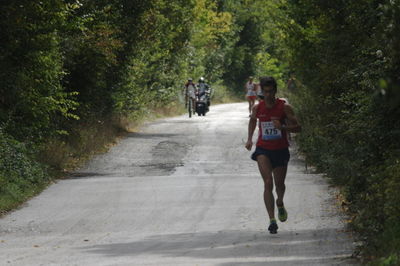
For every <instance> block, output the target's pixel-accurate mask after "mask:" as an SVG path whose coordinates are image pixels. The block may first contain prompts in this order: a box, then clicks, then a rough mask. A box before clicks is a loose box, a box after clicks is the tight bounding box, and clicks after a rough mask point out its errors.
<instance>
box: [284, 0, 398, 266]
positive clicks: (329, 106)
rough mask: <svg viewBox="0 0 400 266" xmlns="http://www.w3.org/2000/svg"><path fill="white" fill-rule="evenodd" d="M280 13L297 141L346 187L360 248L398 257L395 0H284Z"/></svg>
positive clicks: (394, 260)
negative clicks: (298, 124)
mask: <svg viewBox="0 0 400 266" xmlns="http://www.w3.org/2000/svg"><path fill="white" fill-rule="evenodd" d="M285 13H286V14H287V19H288V23H286V25H285V26H284V29H283V31H284V32H285V33H286V34H287V38H286V40H285V43H286V44H287V47H288V49H289V50H290V51H291V55H290V57H289V60H290V66H291V67H292V69H293V70H295V74H296V76H297V78H298V80H299V81H301V83H302V84H299V86H298V88H297V91H295V92H294V100H295V104H296V107H299V110H298V112H299V115H300V119H301V121H302V123H303V126H304V127H303V128H304V132H303V133H302V134H301V135H300V136H299V139H298V140H299V143H300V146H301V149H302V150H303V151H304V152H305V153H306V155H307V158H308V160H309V161H310V162H311V163H312V164H314V165H316V166H317V167H318V169H319V170H321V171H323V172H325V173H327V174H328V176H329V177H330V178H331V179H332V180H333V182H334V183H335V184H338V185H340V186H341V187H342V188H343V192H344V195H345V198H346V199H345V200H346V202H344V203H343V204H345V205H346V206H348V208H349V210H350V213H351V216H352V217H351V218H352V221H351V225H352V226H353V228H355V229H356V230H357V232H359V233H361V240H363V241H364V244H365V245H364V249H363V250H362V251H363V255H364V256H365V257H366V258H372V259H374V258H378V259H376V260H374V262H373V263H376V264H382V265H397V264H399V263H400V261H399V250H400V193H399V191H400V121H399V117H400V108H399V107H400V62H399V60H400V54H399V48H400V23H399V21H400V3H399V1H369V0H362V1H314V0H311V1H296V0H289V1H287V6H286V7H285ZM379 257H382V258H381V259H379Z"/></svg>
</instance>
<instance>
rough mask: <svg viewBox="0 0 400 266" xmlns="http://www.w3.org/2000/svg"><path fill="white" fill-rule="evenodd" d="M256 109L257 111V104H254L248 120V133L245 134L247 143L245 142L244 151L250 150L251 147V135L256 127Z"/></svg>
mask: <svg viewBox="0 0 400 266" xmlns="http://www.w3.org/2000/svg"><path fill="white" fill-rule="evenodd" d="M257 109H258V104H255V105H254V106H253V108H252V109H251V115H250V119H249V126H248V133H247V142H246V145H245V147H246V149H248V150H251V148H252V146H253V134H254V130H255V129H256V126H257V117H256V115H257Z"/></svg>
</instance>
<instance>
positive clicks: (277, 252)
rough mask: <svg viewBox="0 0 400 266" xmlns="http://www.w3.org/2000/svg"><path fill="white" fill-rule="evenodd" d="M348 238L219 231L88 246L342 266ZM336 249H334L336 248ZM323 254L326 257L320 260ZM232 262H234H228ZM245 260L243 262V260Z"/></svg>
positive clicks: (347, 257)
mask: <svg viewBox="0 0 400 266" xmlns="http://www.w3.org/2000/svg"><path fill="white" fill-rule="evenodd" d="M349 245H350V244H349V239H348V237H347V236H346V235H345V234H344V233H343V232H341V231H339V230H337V229H321V230H318V229H316V230H308V231H298V232H294V231H286V232H285V231H282V232H279V233H278V234H277V235H270V234H268V233H267V232H260V231H258V232H257V231H220V232H215V233H213V232H202V233H201V232H200V233H187V234H166V235H154V236H151V237H148V238H145V239H143V240H139V241H133V242H128V243H114V244H105V245H95V246H91V247H87V252H91V253H98V254H103V255H105V256H110V257H117V256H132V257H134V256H140V255H143V256H145V257H146V258H147V259H148V260H150V261H151V258H152V255H153V256H154V258H156V257H163V258H173V257H188V258H190V257H191V258H201V259H219V260H221V259H223V261H224V262H222V263H219V265H265V263H266V262H271V263H272V262H273V265H295V264H296V265H298V264H301V265H312V264H314V265H315V264H319V265H332V264H333V265H335V264H337V265H343V264H346V265H348V264H353V265H355V264H356V262H355V260H353V259H351V254H349V250H352V249H351V247H349ZM333 247H334V248H333ZM321 254H324V256H323V257H321ZM229 259H232V261H231V262H228V261H227V260H229ZM241 259H243V263H241V262H240V260H241Z"/></svg>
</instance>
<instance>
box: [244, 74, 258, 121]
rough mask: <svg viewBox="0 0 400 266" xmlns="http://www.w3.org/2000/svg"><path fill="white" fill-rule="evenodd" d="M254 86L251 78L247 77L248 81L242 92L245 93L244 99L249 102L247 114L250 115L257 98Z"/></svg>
mask: <svg viewBox="0 0 400 266" xmlns="http://www.w3.org/2000/svg"><path fill="white" fill-rule="evenodd" d="M256 88H257V87H256V84H255V83H254V82H253V77H251V76H250V77H249V80H248V81H247V82H246V84H245V85H244V91H245V93H246V99H247V101H248V102H249V114H250V115H251V109H252V108H253V106H254V103H255V101H256V98H257V94H256Z"/></svg>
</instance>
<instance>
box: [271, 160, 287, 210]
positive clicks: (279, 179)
mask: <svg viewBox="0 0 400 266" xmlns="http://www.w3.org/2000/svg"><path fill="white" fill-rule="evenodd" d="M286 172H287V166H282V167H276V168H275V169H274V170H273V174H274V181H275V189H276V195H277V199H276V205H277V206H279V207H281V206H282V205H283V197H284V195H285V190H286V185H285V179H286Z"/></svg>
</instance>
